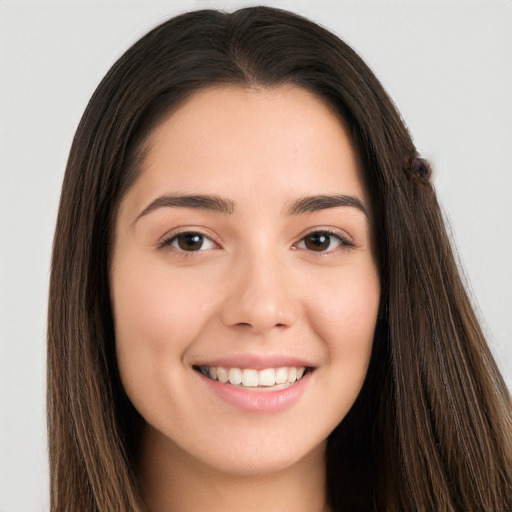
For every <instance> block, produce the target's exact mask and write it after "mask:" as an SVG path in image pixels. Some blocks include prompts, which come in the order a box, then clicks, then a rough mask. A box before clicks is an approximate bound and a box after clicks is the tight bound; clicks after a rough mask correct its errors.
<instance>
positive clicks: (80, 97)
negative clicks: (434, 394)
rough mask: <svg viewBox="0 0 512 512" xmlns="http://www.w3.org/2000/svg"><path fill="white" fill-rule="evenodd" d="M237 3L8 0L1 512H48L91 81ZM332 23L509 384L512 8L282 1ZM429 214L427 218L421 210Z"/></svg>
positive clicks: (461, 1) (1, 149)
mask: <svg viewBox="0 0 512 512" xmlns="http://www.w3.org/2000/svg"><path fill="white" fill-rule="evenodd" d="M253 3H254V2H240V1H228V0H225V1H214V0H212V1H210V0H196V1H192V0H190V1H175V2H173V1H158V2H157V1H147V2H142V1H140V0H139V1H113V0H111V1H102V2H101V1H88V2H87V1H75V0H68V1H66V2H64V1H61V2H50V1H38V2H36V1H33V2H28V1H23V0H18V1H16V0H13V1H8V0H0V116H1V117H0V130H1V131H0V233H1V251H0V511H2V512H31V511H44V510H46V509H47V508H48V491H47V481H48V476H47V462H46V458H47V455H46V434H45V409H44V408H45V405H44V393H45V391H44V389H45V377H44V374H45V316H46V295H47V286H48V268H49V260H50V251H51V241H52V236H53V228H54V223H55V217H56V211H57V204H58V199H59V192H60V184H61V181H62V177H63V172H64V167H65V163H66V158H67V153H68V151H69V147H70V144H71V140H72V137H73V134H74V131H75V129H76V126H77V124H78V121H79V119H80V116H81V114H82V112H83V109H84V108H85V105H86V103H87V101H88V99H89V97H90V96H91V94H92V92H93V91H94V89H95V87H96V85H97V84H98V82H99V81H100V79H101V78H102V77H103V75H104V74H105V73H106V71H107V70H108V68H109V67H110V66H111V64H112V63H113V62H114V60H115V59H116V58H117V57H119V56H120V55H121V53H122V52H123V51H124V50H125V49H127V47H128V46H129V45H130V44H131V43H132V42H134V41H135V40H137V39H138V38H139V37H140V36H142V35H143V34H144V33H145V32H146V31H147V30H148V29H149V28H151V27H153V26H154V25H156V24H158V23H160V22H162V21H164V20H165V19H166V18H168V17H169V16H171V15H174V14H177V13H178V12H182V11H185V10H190V9H197V8H203V7H216V8H225V9H227V10H231V9H234V8H236V7H240V6H243V5H251V4H253ZM261 3H264V4H267V5H273V6H277V7H282V8H285V9H291V10H295V11H297V12H299V13H301V14H304V15H306V16H308V17H310V18H312V19H314V20H316V21H318V22H320V23H322V24H323V25H325V26H327V27H329V28H331V29H332V30H334V31H335V32H337V33H338V34H339V35H340V36H342V37H343V38H344V39H345V40H346V41H347V42H348V43H350V44H351V45H352V46H353V47H354V48H355V49H356V50H357V51H358V52H359V53H360V54H361V55H362V56H363V58H365V59H366V60H367V62H368V63H369V64H370V66H371V67H372V68H373V69H374V71H375V72H376V74H377V76H378V77H379V78H380V79H381V80H382V82H383V83H384V85H385V87H386V88H387V89H388V91H389V92H390V93H391V96H392V97H393V99H394V100H395V101H396V103H397V105H398V107H399V108H400V110H401V112H402V114H403V116H404V119H405V120H406V122H407V123H408V125H409V127H410V129H411V131H412V134H413V136H414V139H415V141H416V144H417V146H418V148H419V150H420V151H421V152H423V154H424V155H425V156H427V157H428V158H430V159H431V161H432V162H433V165H434V167H435V171H436V188H437V191H438V195H439V198H440V200H441V202H442V204H443V207H444V211H445V213H446V217H447V220H448V222H449V224H450V226H451V231H452V236H453V239H454V243H455V244H456V247H457V249H458V254H459V258H460V261H461V264H462V265H463V266H464V268H465V269H466V270H465V275H466V279H467V282H468V287H469V289H470V293H471V295H472V297H473V300H474V303H475V306H476V307H477V308H478V311H479V315H480V317H481V319H482V322H483V324H484V328H485V329H486V332H487V333H488V335H489V341H490V344H491V347H492V349H493V351H494V353H495V354H496V357H497V359H498V361H499V363H500V366H501V368H502V369H503V372H504V375H505V377H506V380H507V383H508V385H509V387H512V346H511V343H510V342H511V337H512V306H511V303H512V265H511V263H510V261H511V253H512V221H511V217H512V206H511V203H512V201H511V198H510V195H511V192H512V165H511V162H512V159H511V156H510V150H511V146H512V96H511V92H510V91H512V31H511V27H512V1H511V0H480V1H471V0H458V1H453V0H430V1H427V0H423V1H421V0H401V1H398V0H396V1H392V0H381V1H370V0H357V1H348V0H315V1H306V0H295V1H292V0H288V1H286V0H281V1H279V0H275V1H267V2H265V1H262V2H261ZM418 214H421V212H419V213H418Z"/></svg>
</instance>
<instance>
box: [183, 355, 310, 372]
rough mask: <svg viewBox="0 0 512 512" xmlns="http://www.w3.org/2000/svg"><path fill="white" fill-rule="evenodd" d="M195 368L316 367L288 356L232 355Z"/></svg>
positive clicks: (198, 363) (199, 363) (213, 359)
mask: <svg viewBox="0 0 512 512" xmlns="http://www.w3.org/2000/svg"><path fill="white" fill-rule="evenodd" d="M193 366H222V367H224V368H251V369H255V370H264V369H265V368H280V367H286V366H287V367H293V366H295V367H297V368H300V367H308V368H312V367H314V366H315V365H314V364H312V362H311V361H308V360H307V359H303V358H299V357H296V356H290V355H286V354H232V355H227V356H221V357H214V358H211V359H207V360H206V359H205V360H204V361H198V362H196V363H194V365H193Z"/></svg>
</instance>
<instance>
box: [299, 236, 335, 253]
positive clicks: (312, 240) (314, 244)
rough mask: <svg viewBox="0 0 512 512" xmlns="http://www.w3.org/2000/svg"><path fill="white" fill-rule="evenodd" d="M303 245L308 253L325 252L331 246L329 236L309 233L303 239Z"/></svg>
mask: <svg viewBox="0 0 512 512" xmlns="http://www.w3.org/2000/svg"><path fill="white" fill-rule="evenodd" d="M304 245H305V246H306V249H309V250H310V251H326V250H327V249H328V248H329V246H330V245H331V235H329V234H328V233H311V234H310V235H308V236H306V237H305V238H304Z"/></svg>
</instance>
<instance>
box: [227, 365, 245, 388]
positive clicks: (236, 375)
mask: <svg viewBox="0 0 512 512" xmlns="http://www.w3.org/2000/svg"><path fill="white" fill-rule="evenodd" d="M228 375H229V382H230V383H231V384H235V385H237V384H241V383H242V370H240V368H230V369H229V373H228Z"/></svg>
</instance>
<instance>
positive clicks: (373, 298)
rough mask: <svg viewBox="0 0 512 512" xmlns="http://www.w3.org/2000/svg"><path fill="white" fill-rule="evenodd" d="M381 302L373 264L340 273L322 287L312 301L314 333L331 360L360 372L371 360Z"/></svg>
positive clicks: (378, 282) (377, 278)
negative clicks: (345, 364)
mask: <svg viewBox="0 0 512 512" xmlns="http://www.w3.org/2000/svg"><path fill="white" fill-rule="evenodd" d="M379 301H380V281H379V277H378V274H377V271H376V269H375V266H374V265H368V266H366V265H364V266H361V267H360V268H355V269H351V270H350V271H349V272H340V275H339V276H334V278H333V279H330V280H329V281H328V282H326V284H325V285H324V286H323V290H322V293H319V294H318V296H317V300H316V301H315V306H314V313H313V322H314V327H315V330H316V331H317V332H318V333H319V334H320V336H321V337H322V338H323V340H324V341H325V342H326V344H327V345H328V349H329V354H330V358H331V359H332V360H333V361H335V362H338V363H343V362H348V361H351V364H355V367H354V370H356V368H359V369H361V368H362V365H363V366H364V371H366V365H367V363H368V361H369V358H370V353H371V349H372V344H373V337H374V332H375V325H376V322H377V315H378V310H379Z"/></svg>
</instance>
